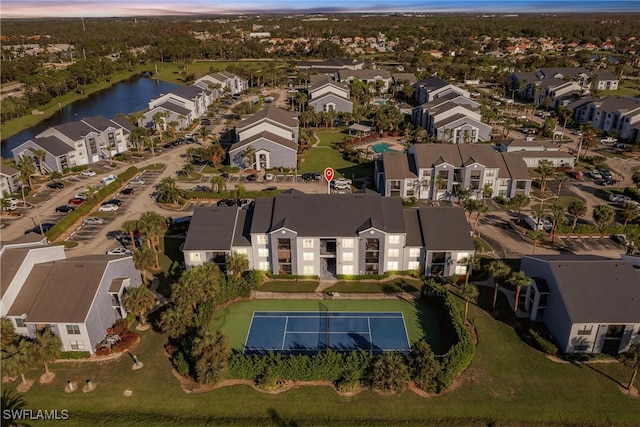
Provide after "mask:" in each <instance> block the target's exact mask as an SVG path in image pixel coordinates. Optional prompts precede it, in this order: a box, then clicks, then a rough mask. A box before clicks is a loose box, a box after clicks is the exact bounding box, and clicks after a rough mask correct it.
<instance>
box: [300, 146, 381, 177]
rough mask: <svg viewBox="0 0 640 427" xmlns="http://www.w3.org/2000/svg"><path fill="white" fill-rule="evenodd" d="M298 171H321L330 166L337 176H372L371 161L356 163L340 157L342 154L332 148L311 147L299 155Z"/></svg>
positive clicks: (301, 172)
mask: <svg viewBox="0 0 640 427" xmlns="http://www.w3.org/2000/svg"><path fill="white" fill-rule="evenodd" d="M301 157H302V159H301V163H300V169H299V170H298V173H300V174H303V173H307V172H322V171H323V170H324V169H325V168H327V167H332V168H333V169H334V170H335V171H336V175H337V176H338V177H340V176H342V177H345V178H349V179H353V178H360V177H364V176H368V177H370V176H373V162H368V163H365V164H362V165H358V164H356V163H353V162H349V161H347V160H345V159H343V158H342V154H341V153H340V152H339V151H338V150H336V149H333V148H328V147H313V148H311V149H310V150H309V151H307V152H306V153H305V154H304V155H302V156H301Z"/></svg>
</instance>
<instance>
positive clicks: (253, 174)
mask: <svg viewBox="0 0 640 427" xmlns="http://www.w3.org/2000/svg"><path fill="white" fill-rule="evenodd" d="M256 179H258V175H256V174H255V173H252V174H251V175H249V176H248V177H247V181H255V180H256Z"/></svg>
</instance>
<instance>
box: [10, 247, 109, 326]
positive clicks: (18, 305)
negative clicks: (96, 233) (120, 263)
mask: <svg viewBox="0 0 640 427" xmlns="http://www.w3.org/2000/svg"><path fill="white" fill-rule="evenodd" d="M113 261H114V258H113V257H109V256H107V255H93V256H86V257H78V258H71V259H67V260H59V261H54V262H49V263H42V264H36V265H35V266H34V267H33V269H32V270H31V273H30V274H29V276H28V277H27V280H26V281H25V283H24V285H23V287H22V289H21V290H20V292H19V294H18V296H17V298H16V300H15V302H14V303H13V305H12V306H11V308H10V309H9V315H12V316H19V315H21V314H22V313H26V314H27V322H37V323H82V322H84V321H85V320H86V318H87V314H88V312H89V309H90V307H91V304H92V303H93V301H94V299H95V295H96V292H97V290H98V287H99V285H100V281H101V280H102V276H103V274H104V271H105V269H106V268H107V265H108V263H109V262H113Z"/></svg>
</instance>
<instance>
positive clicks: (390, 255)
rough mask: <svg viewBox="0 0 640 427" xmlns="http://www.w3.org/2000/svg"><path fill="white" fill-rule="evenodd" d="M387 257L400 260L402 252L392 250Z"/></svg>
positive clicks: (395, 249)
mask: <svg viewBox="0 0 640 427" xmlns="http://www.w3.org/2000/svg"><path fill="white" fill-rule="evenodd" d="M387 256H388V257H390V258H398V257H399V256H400V250H399V249H398V248H391V249H389V250H388V251H387Z"/></svg>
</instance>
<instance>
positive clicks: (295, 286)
mask: <svg viewBox="0 0 640 427" xmlns="http://www.w3.org/2000/svg"><path fill="white" fill-rule="evenodd" d="M317 287H318V281H317V280H270V281H268V282H266V283H264V284H262V285H260V287H259V288H258V289H257V290H258V291H266V292H313V291H315V289H316V288H317Z"/></svg>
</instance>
